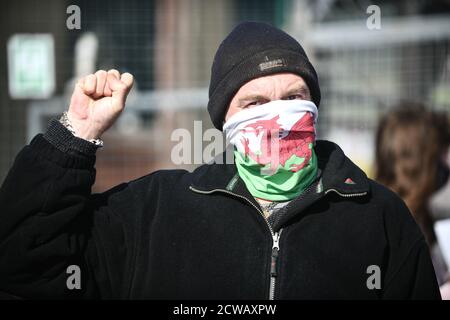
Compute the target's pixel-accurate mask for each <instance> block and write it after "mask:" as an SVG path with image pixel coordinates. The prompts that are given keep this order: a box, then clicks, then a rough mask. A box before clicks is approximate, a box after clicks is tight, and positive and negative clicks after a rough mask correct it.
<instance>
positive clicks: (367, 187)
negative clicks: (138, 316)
mask: <svg viewBox="0 0 450 320" xmlns="http://www.w3.org/2000/svg"><path fill="white" fill-rule="evenodd" d="M330 72H332V70H330ZM132 84H133V78H132V76H131V75H130V74H127V73H124V74H120V73H119V72H118V71H116V70H110V71H108V72H106V71H98V72H96V73H95V74H91V75H88V76H86V77H85V78H84V79H82V80H81V81H80V82H79V83H78V84H77V85H76V87H75V90H74V93H73V95H72V99H71V102H70V105H69V108H68V112H66V113H64V114H63V116H62V117H61V119H60V120H56V119H55V120H52V121H51V123H50V125H49V127H48V129H47V131H46V132H45V133H44V134H40V135H37V136H36V137H35V138H34V139H33V141H32V142H31V143H30V145H28V146H26V147H25V148H24V149H23V150H22V151H21V152H20V153H19V155H18V156H17V158H16V160H15V162H14V164H13V167H12V168H11V170H10V172H9V174H8V176H7V178H6V180H5V181H4V183H3V186H2V188H1V190H0V205H1V208H2V210H1V212H0V219H1V221H2V223H1V224H0V291H4V292H7V293H10V294H13V295H16V296H21V297H25V298H50V297H59V298H61V297H64V298H72V297H74V298H102V299H109V298H120V299H135V298H149V299H440V295H439V288H438V286H437V283H436V276H435V274H434V271H433V266H432V263H431V259H430V255H429V252H428V247H427V244H426V242H425V240H424V238H423V235H422V233H421V232H420V229H419V227H418V226H417V224H416V223H415V222H414V219H413V218H412V217H411V214H410V213H409V211H408V209H407V207H406V206H405V205H404V203H403V202H402V201H401V199H400V198H399V197H398V196H397V195H395V193H394V192H392V191H390V190H388V189H387V188H385V187H384V186H382V185H380V184H378V183H376V182H374V181H372V180H370V179H368V178H367V176H366V175H365V173H364V172H363V171H362V170H361V169H359V168H358V167H357V166H356V165H355V164H354V163H352V161H351V160H350V159H349V158H347V157H346V156H345V155H344V153H343V152H342V150H341V149H340V148H339V146H337V145H336V144H334V143H332V142H329V141H316V131H315V126H316V121H317V116H318V107H319V104H320V96H321V95H320V87H319V82H318V78H317V74H316V72H315V70H314V67H313V66H312V64H311V62H310V61H309V59H308V57H307V55H306V53H305V51H304V50H303V48H302V46H301V45H300V44H299V43H298V42H297V41H296V40H295V39H294V38H292V37H291V36H289V35H288V34H286V33H285V32H283V31H282V30H279V29H277V28H274V27H272V26H270V25H268V24H264V23H258V22H245V23H242V24H239V25H238V26H237V27H236V28H235V29H233V31H232V32H231V33H230V34H229V35H228V36H227V37H226V38H225V39H224V41H223V42H222V43H221V45H220V46H219V48H218V50H217V52H216V55H215V58H214V62H213V65H212V69H211V81H210V88H209V103H208V111H209V114H210V116H211V120H212V122H213V124H214V126H215V127H216V128H217V129H219V130H223V131H224V134H225V135H226V137H227V141H229V143H230V145H231V146H232V147H233V150H232V153H231V155H232V158H233V160H234V161H233V162H232V163H227V161H226V160H227V159H224V158H226V157H227V153H226V152H225V153H224V154H223V155H221V156H219V157H218V158H217V159H216V160H217V161H214V162H213V163H209V164H205V165H202V166H200V167H199V168H197V169H196V170H194V171H193V172H187V171H185V170H159V171H156V172H154V173H151V174H149V175H147V176H144V177H142V178H140V179H138V180H135V181H131V182H129V183H124V184H121V185H119V186H117V187H115V188H113V189H111V190H109V191H107V192H104V193H102V194H91V186H92V184H93V183H94V181H95V169H94V165H95V153H96V150H97V149H98V147H99V146H100V145H101V144H102V142H101V140H100V138H101V136H102V133H103V132H104V131H106V130H107V129H108V128H109V127H110V126H111V125H112V124H113V123H114V121H115V120H116V119H117V117H118V116H119V115H120V113H121V111H122V110H123V109H124V107H125V100H126V96H127V94H128V92H129V91H130V89H131V86H132ZM273 145H278V147H277V148H272V147H273ZM105 147H107V146H105ZM143 147H145V146H143ZM69 266H77V267H79V269H80V270H81V281H82V283H81V286H79V288H75V289H73V288H72V289H73V290H70V289H68V287H67V281H69V280H68V277H69V276H70V274H68V271H67V270H68V269H67V268H68V267H69Z"/></svg>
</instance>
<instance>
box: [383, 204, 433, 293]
mask: <svg viewBox="0 0 450 320" xmlns="http://www.w3.org/2000/svg"><path fill="white" fill-rule="evenodd" d="M388 202H389V206H388V209H387V211H386V218H385V220H386V221H385V223H386V226H385V227H386V232H387V239H388V244H389V248H388V260H387V261H388V263H387V265H386V266H384V268H385V271H386V274H385V277H384V281H383V282H384V283H383V288H382V298H383V299H396V300H397V299H402V300H405V299H413V300H417V299H418V300H440V299H441V295H440V291H439V286H438V283H437V279H436V275H435V272H434V268H433V264H432V262H431V257H430V252H429V248H428V245H427V243H426V241H425V239H424V236H423V234H422V232H421V231H420V229H419V227H418V226H417V224H416V223H415V221H414V219H413V217H412V215H411V213H410V211H409V209H408V208H407V207H406V205H405V203H404V202H403V201H402V200H401V199H399V198H398V197H394V198H392V199H391V200H390V201H388Z"/></svg>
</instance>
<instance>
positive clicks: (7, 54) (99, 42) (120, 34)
mask: <svg viewBox="0 0 450 320" xmlns="http://www.w3.org/2000/svg"><path fill="white" fill-rule="evenodd" d="M370 5H377V6H378V8H379V9H380V11H379V16H378V18H380V19H379V21H378V20H376V19H377V17H376V16H374V14H375V15H376V14H377V12H376V11H371V10H369V12H368V8H369V6H370ZM74 15H75V16H74ZM77 15H78V16H77ZM0 18H1V24H2V27H1V29H0V41H1V43H2V48H1V50H0V181H2V180H3V179H4V177H5V176H6V174H7V171H8V169H9V167H10V166H11V165H12V162H13V160H14V157H15V155H16V154H17V152H18V151H19V150H20V149H21V148H22V147H23V146H24V145H25V144H26V143H28V142H29V141H30V140H31V139H32V137H33V136H34V135H36V134H37V133H39V132H42V131H44V130H45V127H46V125H47V123H48V120H49V119H51V118H53V117H59V115H60V114H61V113H62V112H63V111H64V110H65V109H67V107H68V101H69V98H70V94H71V92H72V89H73V86H74V81H75V79H76V78H78V77H80V76H83V75H86V74H89V73H92V72H94V71H95V70H97V69H110V68H116V69H118V70H120V71H121V72H125V71H127V72H130V73H132V74H133V75H134V76H135V79H136V83H135V86H134V88H133V91H132V93H131V94H130V97H129V99H128V101H127V109H126V111H125V112H124V114H123V115H122V117H121V118H120V120H119V121H118V122H117V123H116V125H115V126H114V127H113V128H112V129H111V130H110V131H108V132H107V134H105V136H104V137H103V140H104V141H105V146H106V147H105V148H103V149H101V150H100V151H99V152H98V161H97V182H96V184H95V186H94V191H104V190H106V189H108V188H110V187H112V186H114V185H116V184H118V183H120V182H123V181H126V180H130V179H134V178H137V177H140V176H142V175H145V174H147V173H149V172H151V171H154V170H157V169H161V168H175V167H177V168H180V167H181V166H179V165H176V164H174V163H173V162H172V161H171V157H170V155H171V151H172V149H173V147H174V146H175V145H176V144H178V143H179V142H177V141H172V140H171V134H172V132H173V130H174V129H177V128H185V129H187V130H188V131H189V132H191V133H192V134H193V136H194V133H193V131H194V121H196V120H199V121H202V122H201V126H202V128H201V129H202V132H204V131H205V130H206V129H208V128H212V124H211V122H210V120H209V116H208V114H207V112H206V104H207V101H208V94H207V88H208V83H209V77H210V67H211V64H212V60H213V57H214V53H215V51H216V49H217V47H218V45H219V44H220V42H221V41H222V39H223V38H224V37H225V36H226V35H227V34H228V33H229V32H230V31H231V29H232V28H233V27H234V26H235V25H236V24H237V23H239V22H240V21H243V20H258V21H265V22H268V23H271V24H273V25H276V26H278V27H280V28H282V29H284V30H285V31H287V32H288V33H290V34H291V35H292V36H294V37H295V38H296V39H298V40H299V41H300V43H302V45H303V46H304V48H305V50H306V51H307V53H308V55H309V57H310V59H311V60H312V62H313V64H314V66H315V67H316V69H317V71H318V74H319V81H320V85H321V90H322V97H323V98H322V102H321V108H320V116H319V128H318V134H319V138H320V139H328V140H332V141H335V142H337V143H338V144H339V145H340V146H341V147H342V148H343V149H344V151H345V153H346V154H347V155H348V156H349V157H350V158H351V159H352V160H353V161H354V162H356V163H357V164H358V165H360V166H361V167H362V168H363V169H364V170H365V171H366V173H367V174H368V175H369V176H373V160H374V139H375V138H374V134H375V131H376V126H377V122H378V119H379V117H380V116H381V115H383V114H384V113H386V112H387V111H389V108H390V107H391V106H392V105H394V104H395V103H397V102H399V101H401V100H403V99H408V100H414V101H418V102H422V103H425V104H427V105H428V106H429V107H430V108H432V109H437V110H448V111H450V77H449V71H450V1H449V0H435V1H419V0H415V1H406V0H404V1H401V0H399V1H387V0H385V1H362V0H361V1H357V0H354V1H342V0H340V1H339V0H318V1H308V0H239V1H238V0H147V1H138V0H127V1H112V0H98V1H92V0H81V1H65V0H54V1H47V0H40V1H37V0H14V1H5V2H3V3H2V10H1V12H0ZM77 18H78V20H77ZM374 19H375V20H374ZM195 137H196V140H195V141H194V143H193V145H192V146H191V147H192V149H193V150H194V149H195V148H204V147H205V146H206V145H207V144H208V143H210V142H209V141H207V139H206V141H202V133H200V134H199V135H198V134H196V135H195ZM411 143H414V141H411ZM206 160H207V159H206ZM197 165H198V164H197ZM182 167H184V168H187V169H189V170H192V169H193V168H194V167H195V164H193V165H183V166H182ZM448 197H450V187H449V186H448V185H447V187H446V188H444V190H442V192H440V194H438V195H437V200H436V201H435V202H436V205H435V207H436V208H437V209H436V210H437V211H436V212H437V213H436V214H437V215H440V214H445V212H447V214H448V212H449V211H450V209H449V206H450V204H449V203H448V201H447V199H448Z"/></svg>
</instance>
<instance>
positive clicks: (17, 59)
mask: <svg viewBox="0 0 450 320" xmlns="http://www.w3.org/2000/svg"><path fill="white" fill-rule="evenodd" d="M8 83H9V94H10V95H11V98H14V99H45V98H48V97H50V96H51V95H52V94H53V91H54V89H55V63H54V44H53V36H52V35H51V34H15V35H13V36H12V37H11V38H10V39H9V41H8Z"/></svg>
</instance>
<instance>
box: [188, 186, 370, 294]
mask: <svg viewBox="0 0 450 320" xmlns="http://www.w3.org/2000/svg"><path fill="white" fill-rule="evenodd" d="M189 189H191V190H192V191H194V192H197V193H200V194H211V193H214V192H223V193H225V194H229V195H232V196H234V197H238V198H240V199H243V200H245V201H247V202H248V203H250V204H251V205H252V207H253V208H255V209H256V210H257V211H258V212H259V213H260V214H261V216H262V217H263V219H264V221H265V223H266V225H267V227H268V228H269V231H270V234H271V235H272V253H271V261H270V287H269V300H274V299H275V286H276V282H277V276H278V272H277V267H278V265H277V264H278V257H279V251H280V236H281V232H282V231H283V229H280V231H278V232H274V231H273V229H272V226H271V225H270V223H269V221H267V219H266V218H265V217H264V213H263V212H262V211H261V209H259V208H258V207H257V206H256V205H255V204H254V203H253V202H251V201H250V200H248V199H247V198H246V197H244V196H241V195H239V194H236V193H233V192H231V191H228V190H224V189H212V190H208V191H203V190H198V189H196V188H194V187H192V186H189ZM329 192H335V193H337V194H338V195H340V196H342V197H347V198H348V197H360V196H364V195H366V194H367V192H361V193H341V192H339V191H337V190H336V189H328V190H326V191H325V194H328V193H329Z"/></svg>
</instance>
